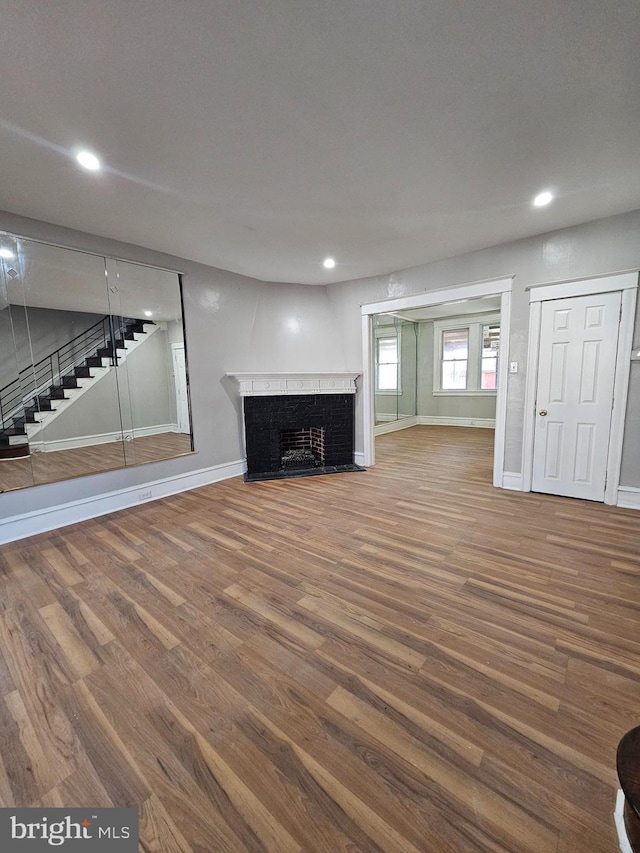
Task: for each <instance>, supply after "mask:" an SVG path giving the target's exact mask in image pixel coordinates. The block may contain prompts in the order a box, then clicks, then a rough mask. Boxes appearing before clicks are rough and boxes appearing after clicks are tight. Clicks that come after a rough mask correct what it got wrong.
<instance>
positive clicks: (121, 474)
mask: <svg viewBox="0 0 640 853" xmlns="http://www.w3.org/2000/svg"><path fill="white" fill-rule="evenodd" d="M0 229H2V230H7V231H9V232H14V233H18V234H22V235H24V236H27V237H32V238H35V239H42V240H47V241H50V242H53V243H58V244H61V245H66V246H70V247H72V248H78V249H84V250H87V251H94V252H98V253H104V254H108V255H111V256H115V257H121V258H124V259H129V260H133V261H138V262H140V263H147V264H152V265H157V266H163V267H167V268H173V269H176V270H179V271H181V272H183V273H184V274H185V278H184V311H185V322H186V328H187V353H188V358H189V375H190V388H191V404H192V416H193V430H194V441H195V448H196V455H194V456H186V457H180V458H177V459H171V460H167V461H165V462H158V463H151V464H149V465H144V466H138V467H132V468H128V469H125V470H120V471H113V472H109V473H106V474H99V475H95V476H91V477H83V478H80V479H77V480H72V481H68V482H65V483H56V484H51V485H46V486H38V487H35V488H31V489H24V490H22V491H19V492H13V493H8V494H5V495H0V512H1V513H2V514H3V515H4V516H11V515H14V514H19V513H24V512H29V511H35V510H39V509H43V508H46V507H50V506H55V505H58V504H61V503H66V502H68V501H74V500H78V499H83V498H86V497H91V496H94V495H100V494H103V493H106V492H110V491H113V490H116V489H120V488H126V487H135V486H137V485H142V484H144V483H147V482H151V481H153V480H156V479H159V478H162V477H168V476H172V475H176V474H179V473H181V472H187V471H195V470H198V469H202V468H206V467H208V466H213V465H218V464H222V463H227V462H232V461H235V460H239V459H241V458H242V455H243V448H242V438H241V436H242V428H241V416H240V411H241V407H240V400H239V397H238V394H237V390H236V385H235V383H234V382H233V381H232V380H230V379H228V378H226V376H225V374H226V373H227V372H228V371H256V370H260V371H268V370H273V371H285V370H353V371H361V370H362V340H361V320H360V317H361V312H360V306H361V304H363V303H367V302H373V301H378V300H383V299H388V298H395V297H398V296H403V295H407V294H413V293H421V292H425V291H429V290H435V289H439V288H443V287H450V286H453V285H457V284H462V283H466V282H472V281H479V280H483V279H491V278H500V277H503V276H508V275H515V280H514V290H513V306H512V317H511V319H512V333H511V340H510V342H509V348H508V349H507V348H506V346H505V347H503V357H508V358H509V360H510V361H518V362H519V364H520V372H519V373H518V374H516V375H510V376H509V383H508V389H507V405H508V410H507V435H506V459H505V470H507V471H512V472H519V471H520V468H521V452H522V424H523V407H524V390H525V376H526V355H527V327H528V314H529V309H528V294H527V293H526V290H525V288H526V287H527V286H528V285H532V284H539V283H542V282H549V281H561V280H567V279H580V278H584V277H587V276H593V275H598V274H603V273H611V272H615V271H619V270H625V269H637V268H638V267H640V211H636V212H634V213H629V214H624V215H621V216H616V217H611V218H609V219H604V220H599V221H597V222H591V223H588V224H586V225H580V226H576V227H575V228H568V229H564V230H562V231H557V232H553V233H550V234H545V235H541V236H538V237H534V238H530V239H527V240H519V241H516V242H512V243H507V244H504V245H501V246H496V247H493V248H489V249H484V250H482V251H476V252H470V253H469V254H466V255H462V256H459V257H456V258H451V259H448V260H444V261H440V262H438V263H432V264H427V265H424V266H421V267H414V268H412V269H409V270H403V271H400V272H397V273H392V274H389V275H383V276H377V277H375V278H369V279H363V280H356V281H352V282H347V283H343V284H337V285H331V286H329V287H308V286H298V285H287V284H283V285H279V284H269V283H264V282H259V281H256V280H255V279H249V278H245V277H242V276H239V275H234V274H233V273H229V272H224V271H222V270H216V269H214V268H212V267H206V266H203V265H201V264H195V263H193V262H190V261H185V260H181V259H179V258H174V257H171V256H167V255H164V254H162V253H158V252H153V251H151V250H147V249H144V248H141V247H136V246H131V245H128V244H124V243H118V242H116V241H112V240H108V239H105V238H101V237H96V236H92V235H88V234H84V233H81V232H77V231H72V230H69V229H64V228H59V227H57V226H53V225H50V224H47V223H42V222H37V221H35V220H28V219H24V218H22V217H19V216H15V215H12V214H0ZM633 370H634V372H635V371H636V370H638V368H637V367H636V366H634V368H633ZM638 385H639V383H638V381H637V380H635V381H634V385H633V388H632V395H631V399H630V403H629V411H630V413H631V415H632V417H631V418H630V422H629V423H628V425H627V431H626V438H625V455H624V464H625V469H624V474H623V483H624V484H626V485H633V486H640V470H639V468H640V466H639V465H638V463H637V461H636V460H635V458H634V457H635V456H638V454H637V427H638V419H639V416H640V388H639V387H638ZM358 397H360V395H358ZM356 403H357V407H358V419H357V436H356V447H357V449H358V450H362V447H363V439H362V435H363V422H362V412H361V402H360V400H359V399H357V401H356Z"/></svg>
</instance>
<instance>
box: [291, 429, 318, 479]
mask: <svg viewBox="0 0 640 853" xmlns="http://www.w3.org/2000/svg"><path fill="white" fill-rule="evenodd" d="M280 462H281V465H282V469H283V470H285V469H287V468H290V469H294V468H309V467H311V468H318V467H321V466H323V465H324V427H306V428H304V427H303V428H302V429H283V430H281V432H280Z"/></svg>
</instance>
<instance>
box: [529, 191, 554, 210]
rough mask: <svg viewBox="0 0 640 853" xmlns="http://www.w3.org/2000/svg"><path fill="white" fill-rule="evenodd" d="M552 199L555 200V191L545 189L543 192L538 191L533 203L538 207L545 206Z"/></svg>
mask: <svg viewBox="0 0 640 853" xmlns="http://www.w3.org/2000/svg"><path fill="white" fill-rule="evenodd" d="M550 201H553V193H550V192H549V190H545V191H544V192H543V193H538V195H537V196H536V197H535V198H534V200H533V203H534V205H535V206H536V207H544V206H545V205H547V204H549V202H550Z"/></svg>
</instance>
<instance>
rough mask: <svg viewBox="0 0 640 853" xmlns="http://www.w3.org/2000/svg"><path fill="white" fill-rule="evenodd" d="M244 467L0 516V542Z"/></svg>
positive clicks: (240, 464)
mask: <svg viewBox="0 0 640 853" xmlns="http://www.w3.org/2000/svg"><path fill="white" fill-rule="evenodd" d="M246 470H247V463H246V460H244V459H242V460H239V461H237V462H227V463H224V464H223V465H213V466H211V467H210V468H201V469H200V470H199V471H189V472H187V473H184V474H176V475H175V476H173V477H165V478H163V479H162V480H154V481H153V482H151V483H140V484H138V485H137V486H128V487H127V488H126V489H119V490H118V491H115V492H108V493H107V494H103V495H96V496H95V497H93V498H84V499H83V500H80V501H71V502H70V503H66V504H61V505H59V506H54V507H47V509H42V510H35V511H34V512H27V513H24V514H23V515H14V516H12V517H11V518H4V519H0V545H2V544H5V543H6V542H14V541H15V540H16V539H24V538H25V537H27V536H35V535H36V534H38V533H46V532H47V531H48V530H56V529H57V528H59V527H66V526H67V525H68V524H76V523H77V522H78V521H86V520H87V519H90V518H96V517H97V516H100V515H106V514H107V513H109V512H117V511H118V510H121V509H126V508H127V507H130V506H137V505H138V504H141V503H148V502H149V501H153V500H157V499H158V498H166V497H169V495H175V494H178V493H179V492H186V491H188V490H189V489H197V488H198V487H199V486H208V485H209V484H210V483H217V482H219V481H220V480H228V479H229V478H230V477H238V476H239V475H240V474H243V473H244V472H245V471H246Z"/></svg>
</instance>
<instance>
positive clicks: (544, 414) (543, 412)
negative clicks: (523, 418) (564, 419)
mask: <svg viewBox="0 0 640 853" xmlns="http://www.w3.org/2000/svg"><path fill="white" fill-rule="evenodd" d="M538 414H539V415H541V416H542V417H543V418H544V417H546V416H547V410H546V409H540V411H539V412H538Z"/></svg>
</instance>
